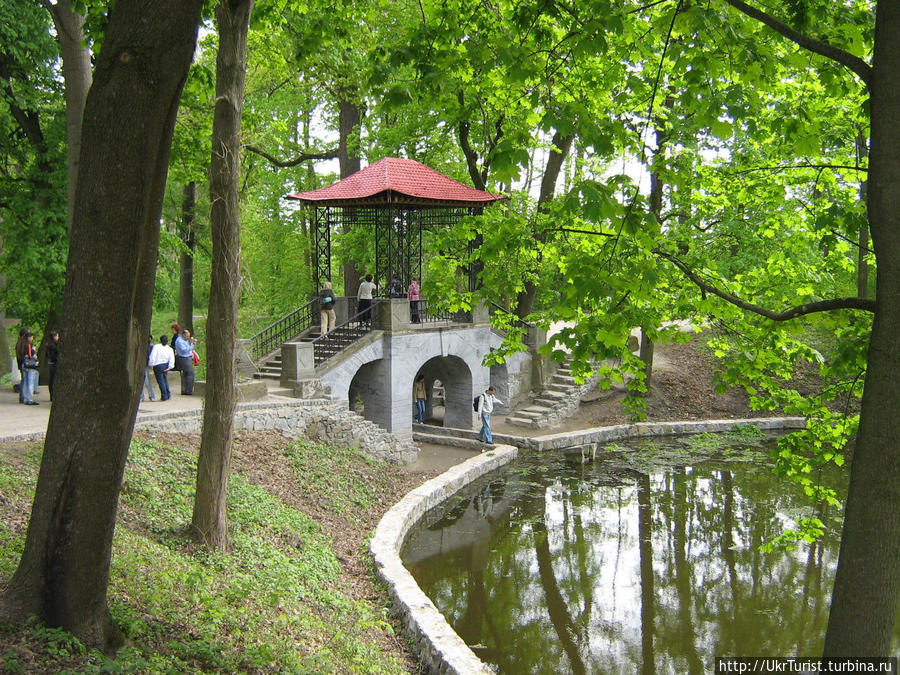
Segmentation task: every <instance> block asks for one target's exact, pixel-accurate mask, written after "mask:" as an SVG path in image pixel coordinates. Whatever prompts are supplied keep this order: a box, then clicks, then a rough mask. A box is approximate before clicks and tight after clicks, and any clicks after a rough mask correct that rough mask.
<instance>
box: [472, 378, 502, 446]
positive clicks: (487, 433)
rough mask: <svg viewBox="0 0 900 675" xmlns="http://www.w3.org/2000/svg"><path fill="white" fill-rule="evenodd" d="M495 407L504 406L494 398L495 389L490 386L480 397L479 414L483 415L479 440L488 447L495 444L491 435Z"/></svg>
mask: <svg viewBox="0 0 900 675" xmlns="http://www.w3.org/2000/svg"><path fill="white" fill-rule="evenodd" d="M495 405H503V401H501V400H500V399H499V398H497V397H496V396H494V387H493V386H490V387H488V388H487V389H486V390H485V392H484V393H483V394H482V395H481V396H479V397H478V414H479V415H481V431H479V432H478V440H479V441H483V442H484V443H487V444H488V445H493V444H494V436H493V435H492V434H491V415H492V414H493V412H494V406H495Z"/></svg>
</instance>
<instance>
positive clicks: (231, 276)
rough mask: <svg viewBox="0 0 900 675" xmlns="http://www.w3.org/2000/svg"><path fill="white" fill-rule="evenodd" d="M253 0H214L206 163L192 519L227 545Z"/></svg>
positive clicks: (212, 542)
mask: <svg viewBox="0 0 900 675" xmlns="http://www.w3.org/2000/svg"><path fill="white" fill-rule="evenodd" d="M252 12H253V0H220V2H219V4H218V5H217V6H216V22H217V24H218V29H219V50H218V55H217V57H216V108H215V117H214V119H213V141H212V148H213V149H212V158H211V160H210V167H209V175H210V181H209V191H210V204H211V205H212V206H211V209H210V229H211V233H212V246H213V250H212V279H211V281H210V293H209V317H208V318H207V322H206V344H207V369H206V401H205V405H204V406H203V431H202V433H201V437H200V457H199V459H198V463H197V492H196V494H195V496H194V515H193V518H192V520H191V525H192V527H193V529H194V532H195V533H196V534H197V535H198V537H199V538H200V539H201V541H202V542H203V543H204V544H205V545H206V546H207V547H209V548H211V549H218V550H223V549H225V548H226V547H227V545H228V514H227V493H228V473H229V470H230V466H231V450H232V442H233V435H234V406H235V389H234V380H235V361H234V346H235V340H236V339H237V310H238V300H239V299H240V289H241V266H240V262H241V223H240V204H239V195H238V188H239V181H240V170H241V165H240V162H241V111H242V110H243V100H244V73H245V71H246V64H247V32H248V30H249V26H250V14H251V13H252Z"/></svg>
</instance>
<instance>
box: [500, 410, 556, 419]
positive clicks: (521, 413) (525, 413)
mask: <svg viewBox="0 0 900 675" xmlns="http://www.w3.org/2000/svg"><path fill="white" fill-rule="evenodd" d="M545 412H547V408H539V409H535V408H525V409H524V410H517V411H516V414H515V417H527V418H529V419H536V418H538V417H542V416H543V415H544V413H545ZM506 419H509V417H507V418H506Z"/></svg>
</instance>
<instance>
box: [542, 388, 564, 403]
mask: <svg viewBox="0 0 900 675" xmlns="http://www.w3.org/2000/svg"><path fill="white" fill-rule="evenodd" d="M568 393H569V390H568V389H566V390H565V391H558V390H556V389H544V390H543V391H542V392H541V393H540V394H538V395H537V396H536V397H535V400H537V399H539V398H546V399H550V400H553V401H558V400H560V399H561V398H564V397H565V395H566V394H568Z"/></svg>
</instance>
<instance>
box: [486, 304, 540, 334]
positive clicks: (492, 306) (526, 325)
mask: <svg viewBox="0 0 900 675" xmlns="http://www.w3.org/2000/svg"><path fill="white" fill-rule="evenodd" d="M498 309H499V310H500V311H501V312H503V313H504V314H510V315H512V316H515V313H513V312H512V311H510V310H508V309H507V308H506V307H504V306H503V305H501V304H499V303H496V302H494V301H493V300H492V301H490V302H489V303H488V312H489V313H490V314H493V313H494V312H496V311H497V310H498ZM513 324H516V325H518V326H519V328H526V329H527V328H532V327H533V326H535V325H536V324H534V323H529V322H528V321H525V320H524V319H520V318H519V317H517V316H516V318H515V320H514V321H513Z"/></svg>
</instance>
